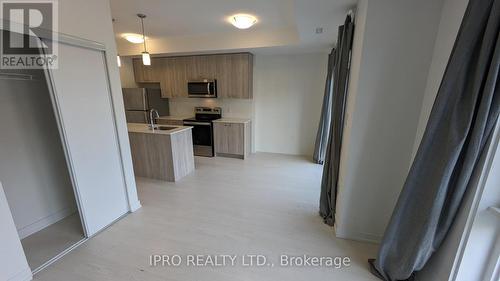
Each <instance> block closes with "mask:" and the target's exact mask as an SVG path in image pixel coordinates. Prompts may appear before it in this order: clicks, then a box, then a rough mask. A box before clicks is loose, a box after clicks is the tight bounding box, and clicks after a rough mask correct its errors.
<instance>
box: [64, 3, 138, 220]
mask: <svg viewBox="0 0 500 281" xmlns="http://www.w3.org/2000/svg"><path fill="white" fill-rule="evenodd" d="M58 2H59V32H61V33H65V34H69V35H72V36H76V37H80V38H84V39H87V40H91V41H96V42H99V43H102V44H104V45H105V46H106V50H107V56H106V60H107V67H108V71H109V79H110V84H111V93H112V98H113V106H114V110H115V118H116V122H117V129H118V139H119V143H120V151H121V157H122V160H123V165H124V171H125V181H126V185H127V187H126V188H127V192H128V201H129V205H130V210H131V211H134V210H136V209H137V208H139V207H140V202H139V199H138V197H137V189H136V185H135V177H134V169H133V166H132V154H131V152H130V143H129V139H128V130H127V122H126V119H125V110H124V107H123V96H122V91H121V82H120V74H119V70H118V65H117V63H116V55H117V53H116V43H115V36H114V33H113V26H112V20H111V10H110V6H109V0H104V1H103V0H85V1H80V0H59V1H58Z"/></svg>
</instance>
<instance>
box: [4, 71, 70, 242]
mask: <svg viewBox="0 0 500 281" xmlns="http://www.w3.org/2000/svg"><path fill="white" fill-rule="evenodd" d="M32 73H33V74H34V75H36V76H37V77H38V79H37V80H33V81H24V80H3V79H2V80H0V89H2V91H1V92H0V131H1V132H2V136H1V137H0V181H2V182H3V184H4V189H5V194H6V196H7V199H8V200H9V205H10V207H11V211H12V216H13V218H14V222H15V224H16V228H17V230H18V232H19V236H20V237H21V238H24V237H26V236H28V235H31V234H32V233H34V232H37V231H39V230H41V229H43V228H45V227H47V226H49V225H50V224H52V223H55V222H56V221H58V220H59V219H62V218H64V217H66V216H68V215H69V214H71V213H74V212H75V211H76V203H75V198H74V194H73V186H72V183H71V180H70V177H69V172H68V168H67V165H66V159H65V156H64V151H63V148H62V144H61V140H60V136H59V131H58V128H57V123H56V119H55V117H54V112H53V108H52V103H51V100H50V94H49V91H48V89H47V85H46V82H45V77H44V74H43V71H41V70H38V71H32Z"/></svg>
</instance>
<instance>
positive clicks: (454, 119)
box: [370, 0, 500, 281]
mask: <svg viewBox="0 0 500 281" xmlns="http://www.w3.org/2000/svg"><path fill="white" fill-rule="evenodd" d="M499 26H500V0H470V2H469V6H468V7H467V11H466V13H465V16H464V18H463V21H462V25H461V27H460V31H459V33H458V36H457V40H456V42H455V46H454V48H453V51H452V54H451V56H450V60H449V61H448V66H447V68H446V71H445V74H444V76H443V80H442V81H441V85H440V88H439V91H438V94H437V97H436V100H435V102H434V106H433V108H432V111H431V115H430V118H429V122H428V124H427V128H426V130H425V133H424V136H423V139H422V142H421V144H420V147H419V149H418V152H417V155H416V157H415V160H414V162H413V165H412V167H411V169H410V172H409V174H408V177H407V179H406V182H405V185H404V187H403V190H402V192H401V194H400V196H399V199H398V202H397V205H396V207H395V209H394V212H393V214H392V218H391V220H390V222H389V225H388V227H387V229H386V231H385V235H384V238H383V240H382V244H381V246H380V250H379V253H378V258H377V260H375V261H373V260H371V261H370V263H371V265H372V270H373V272H374V274H376V275H378V276H379V277H380V278H381V279H383V280H390V281H394V280H407V279H410V280H411V279H412V278H414V276H416V273H417V272H418V271H419V270H421V269H422V268H423V267H424V266H425V264H426V262H427V261H428V260H429V258H430V257H431V255H432V254H433V252H434V251H436V250H439V247H440V245H441V244H442V242H443V240H444V239H445V237H446V234H447V233H448V231H449V229H450V227H451V225H452V223H453V221H454V219H455V216H456V214H457V211H458V209H459V208H460V205H461V202H462V199H463V197H464V194H465V192H466V189H467V186H468V184H469V181H470V179H471V175H472V172H473V170H474V168H475V166H476V164H477V162H478V160H479V157H480V155H481V153H482V152H483V150H484V148H485V144H486V142H487V140H488V138H489V137H490V135H491V133H492V131H493V128H494V126H495V123H496V122H497V119H498V114H499V107H500V104H499V93H498V92H499V91H500V90H499V89H500V85H499V83H498V74H499V67H500V40H499Z"/></svg>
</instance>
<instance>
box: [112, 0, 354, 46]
mask: <svg viewBox="0 0 500 281" xmlns="http://www.w3.org/2000/svg"><path fill="white" fill-rule="evenodd" d="M356 2H357V1H356V0H182V1H179V0H141V1H137V0H111V13H112V17H113V18H114V19H115V22H114V30H115V34H116V39H117V40H116V41H117V45H118V52H119V53H120V55H137V54H139V53H140V52H141V51H142V48H143V46H142V45H141V44H132V43H129V42H128V41H126V40H125V39H123V38H122V37H121V34H123V33H140V32H141V29H140V21H139V19H138V18H137V16H136V14H137V13H143V14H146V15H147V18H146V19H145V21H144V25H145V29H146V35H147V37H148V41H147V45H148V51H149V52H150V53H152V54H169V53H171V54H178V53H194V52H213V51H221V52H222V51H236V50H250V51H253V52H256V53H259V52H262V53H273V52H287V53H293V52H313V51H314V52H316V51H327V50H328V49H329V48H330V47H331V46H333V44H334V42H335V41H336V36H337V27H338V26H339V25H341V24H342V23H343V21H344V19H345V15H346V13H347V11H348V10H349V9H354V7H355V5H356ZM235 13H249V14H253V15H255V16H257V18H258V23H257V24H256V25H255V26H253V27H252V28H250V29H248V30H238V29H236V28H234V27H233V26H232V25H231V24H229V23H228V22H227V18H228V17H229V16H230V15H232V14H235ZM317 27H322V28H323V33H322V34H316V33H315V30H316V28H317Z"/></svg>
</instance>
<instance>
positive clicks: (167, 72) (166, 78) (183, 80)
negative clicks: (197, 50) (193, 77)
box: [160, 57, 189, 98]
mask: <svg viewBox="0 0 500 281" xmlns="http://www.w3.org/2000/svg"><path fill="white" fill-rule="evenodd" d="M160 59H161V60H162V61H163V63H162V65H163V73H162V77H161V79H160V87H161V93H162V96H163V97H164V98H187V96H188V94H187V81H188V64H189V58H188V57H172V58H160Z"/></svg>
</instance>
